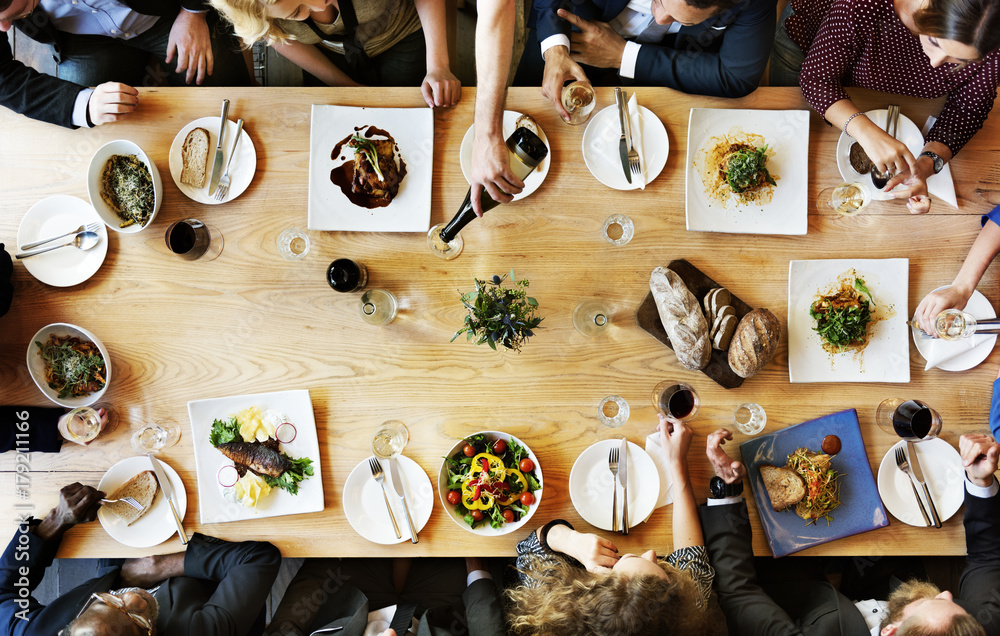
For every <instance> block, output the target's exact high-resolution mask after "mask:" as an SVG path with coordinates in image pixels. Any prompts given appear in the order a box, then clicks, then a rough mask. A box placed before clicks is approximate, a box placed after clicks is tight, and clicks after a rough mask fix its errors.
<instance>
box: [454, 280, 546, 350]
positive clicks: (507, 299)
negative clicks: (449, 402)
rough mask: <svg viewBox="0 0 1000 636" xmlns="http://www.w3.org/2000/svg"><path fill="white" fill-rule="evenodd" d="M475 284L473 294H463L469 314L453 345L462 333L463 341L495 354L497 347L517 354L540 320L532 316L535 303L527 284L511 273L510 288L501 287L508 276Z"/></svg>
mask: <svg viewBox="0 0 1000 636" xmlns="http://www.w3.org/2000/svg"><path fill="white" fill-rule="evenodd" d="M474 280H475V281H476V290H475V291H471V292H468V293H465V294H462V304H463V305H465V308H466V309H468V310H469V315H468V316H466V317H465V326H464V327H462V328H461V329H459V330H458V331H456V332H455V335H454V336H452V337H451V341H452V342H454V341H455V338H458V337H459V336H461V335H462V334H463V333H464V334H465V336H466V340H468V341H470V342H472V340H473V338H475V344H477V345H481V344H483V343H486V344H488V345H489V346H490V348H491V349H493V350H494V351H496V348H497V345H503V346H504V347H506V348H508V349H513V350H514V351H520V350H521V345H523V344H524V343H525V342H527V340H528V338H530V337H531V336H533V335H535V334H534V332H533V331H532V329H535V328H537V327H538V323H540V322H542V320H543V318H542V317H540V316H536V315H535V311H536V310H537V309H538V301H537V300H535V299H534V298H532V297H531V296H528V294H527V291H526V290H527V288H528V285H529V283H528V281H527V280H526V279H523V278H522V279H521V280H515V279H514V270H513V269H511V270H510V282H511V286H510V287H505V286H504V281H506V280H507V275H506V274H505V275H504V276H502V277H501V276H493V279H492V280H479V279H478V278H476V279H474Z"/></svg>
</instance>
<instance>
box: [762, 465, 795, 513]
mask: <svg viewBox="0 0 1000 636" xmlns="http://www.w3.org/2000/svg"><path fill="white" fill-rule="evenodd" d="M760 476H761V477H762V478H763V479H764V488H766V489H767V496H768V497H770V499H771V507H772V508H774V511H775V512H781V511H782V510H784V509H785V508H789V507H791V506H794V505H795V504H797V503H799V502H800V501H802V498H803V497H805V496H806V485H805V483H804V482H803V481H802V478H801V477H799V474H798V473H796V472H795V471H794V470H792V469H791V468H786V467H784V466H772V465H771V464H763V465H761V467H760Z"/></svg>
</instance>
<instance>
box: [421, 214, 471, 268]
mask: <svg viewBox="0 0 1000 636" xmlns="http://www.w3.org/2000/svg"><path fill="white" fill-rule="evenodd" d="M446 225H448V224H447V223H438V224H437V225H435V226H434V227H432V228H431V229H430V231H429V232H427V246H428V247H430V248H431V252H433V253H434V256H437V257H438V258H443V259H444V260H446V261H450V260H452V259H453V258H457V257H458V255H459V254H461V253H462V247H464V246H465V241H463V240H462V235H461V234H456V235H455V238H453V239H452V240H451V241H449V242H447V243H446V242H445V241H444V240H442V239H441V230H443V229H444V228H445V226H446Z"/></svg>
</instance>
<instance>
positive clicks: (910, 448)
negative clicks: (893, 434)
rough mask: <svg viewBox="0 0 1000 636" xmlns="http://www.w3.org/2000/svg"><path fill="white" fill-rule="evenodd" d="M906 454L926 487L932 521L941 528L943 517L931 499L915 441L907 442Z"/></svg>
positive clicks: (916, 474)
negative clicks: (939, 514)
mask: <svg viewBox="0 0 1000 636" xmlns="http://www.w3.org/2000/svg"><path fill="white" fill-rule="evenodd" d="M906 455H907V457H908V458H909V460H910V468H911V469H912V470H913V477H914V478H915V479H916V480H917V481H918V482H919V483H920V485H921V486H923V488H924V496H925V497H927V505H928V506H930V509H931V521H933V522H934V527H935V528H940V527H941V517H939V516H938V511H937V507H936V506H935V505H934V500H933V499H931V491H930V490H929V489H928V488H927V482H925V481H924V471H923V470H922V469H921V468H920V460H919V459H917V449H916V447H915V446H914V445H913V442H906Z"/></svg>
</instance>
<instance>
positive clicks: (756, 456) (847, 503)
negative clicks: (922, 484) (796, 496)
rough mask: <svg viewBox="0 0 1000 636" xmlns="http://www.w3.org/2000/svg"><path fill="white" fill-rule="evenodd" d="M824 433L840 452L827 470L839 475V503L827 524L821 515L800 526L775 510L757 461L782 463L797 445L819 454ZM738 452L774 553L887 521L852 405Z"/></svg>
mask: <svg viewBox="0 0 1000 636" xmlns="http://www.w3.org/2000/svg"><path fill="white" fill-rule="evenodd" d="M827 435H836V436H837V437H839V438H840V442H841V450H840V452H839V453H837V454H836V455H834V456H833V460H832V467H833V469H834V470H836V471H837V473H839V474H840V480H839V481H840V506H838V507H837V509H836V510H834V511H833V512H832V513H831V516H832V517H833V521H831V522H830V523H829V524H827V522H826V520H825V519H819V520H817V521H816V523H814V524H811V525H806V523H807V522H806V521H805V519H802V518H801V517H799V516H798V515H797V514H795V511H794V510H791V509H788V510H784V511H782V512H775V511H774V509H773V508H772V507H771V499H770V497H768V496H767V490H766V489H765V488H764V480H763V478H762V477H761V476H760V466H761V464H774V465H775V466H784V465H785V462H786V461H787V460H788V456H789V455H791V454H792V453H794V452H795V449H797V448H802V447H806V448H808V449H810V450H812V451H815V452H821V450H820V446H821V445H822V443H823V438H824V437H826V436H827ZM740 452H741V453H742V455H743V462H744V463H745V464H746V466H747V474H748V475H749V477H750V488H751V489H752V490H753V496H754V500H755V501H756V502H757V512H758V513H759V514H760V520H761V524H762V525H763V526H764V534H765V536H766V537H767V543H768V545H770V546H771V552H772V553H773V554H774V556H776V557H782V556H785V555H786V554H791V553H793V552H798V551H799V550H805V549H806V548H810V547H812V546H814V545H819V544H821V543H826V542H827V541H833V540H834V539H841V538H843V537H849V536H851V535H855V534H861V533H862V532H868V531H869V530H875V529H876V528H883V527H885V526H887V525H889V515H888V514H887V513H886V511H885V507H883V506H882V499H881V498H880V497H879V495H878V487H876V485H875V478H874V477H872V469H871V466H870V465H869V463H868V454H867V453H866V452H865V443H864V440H862V439H861V427H860V426H859V425H858V413H857V411H855V410H854V409H848V410H846V411H841V412H840V413H833V414H832V415H826V416H824V417H820V418H818V419H815V420H810V421H808V422H803V423H801V424H796V425H795V426H790V427H788V428H786V429H782V430H780V431H776V432H774V433H769V434H767V435H761V436H759V437H756V438H754V439H751V440H749V441H746V442H743V443H742V444H740Z"/></svg>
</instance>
